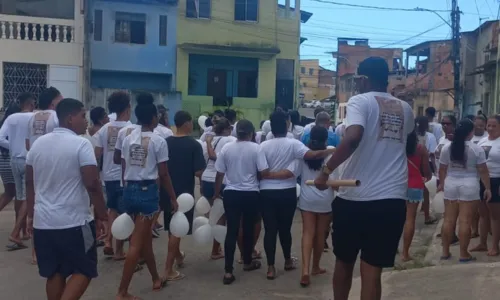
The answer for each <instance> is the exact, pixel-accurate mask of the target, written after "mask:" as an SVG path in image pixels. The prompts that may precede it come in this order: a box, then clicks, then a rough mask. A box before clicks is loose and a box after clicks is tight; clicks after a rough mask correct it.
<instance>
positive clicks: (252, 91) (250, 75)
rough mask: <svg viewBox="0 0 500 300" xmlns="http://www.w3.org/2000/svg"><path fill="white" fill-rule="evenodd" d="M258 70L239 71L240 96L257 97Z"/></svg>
mask: <svg viewBox="0 0 500 300" xmlns="http://www.w3.org/2000/svg"><path fill="white" fill-rule="evenodd" d="M257 78H258V72H257V71H239V72H238V97H246V98H257Z"/></svg>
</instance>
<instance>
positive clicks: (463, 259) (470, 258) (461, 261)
mask: <svg viewBox="0 0 500 300" xmlns="http://www.w3.org/2000/svg"><path fill="white" fill-rule="evenodd" d="M458 261H459V262H460V263H468V262H472V261H476V258H475V257H474V256H471V257H467V258H460V259H459V260H458Z"/></svg>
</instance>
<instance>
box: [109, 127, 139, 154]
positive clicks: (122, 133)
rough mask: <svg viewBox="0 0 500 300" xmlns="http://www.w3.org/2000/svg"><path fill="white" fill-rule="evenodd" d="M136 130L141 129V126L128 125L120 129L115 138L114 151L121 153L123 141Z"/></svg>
mask: <svg viewBox="0 0 500 300" xmlns="http://www.w3.org/2000/svg"><path fill="white" fill-rule="evenodd" d="M137 128H141V125H137V124H130V125H127V126H125V127H123V128H122V129H120V131H118V136H117V137H116V144H115V150H120V151H122V145H123V140H125V138H126V137H127V136H129V135H130V134H131V133H132V131H134V130H135V129H137Z"/></svg>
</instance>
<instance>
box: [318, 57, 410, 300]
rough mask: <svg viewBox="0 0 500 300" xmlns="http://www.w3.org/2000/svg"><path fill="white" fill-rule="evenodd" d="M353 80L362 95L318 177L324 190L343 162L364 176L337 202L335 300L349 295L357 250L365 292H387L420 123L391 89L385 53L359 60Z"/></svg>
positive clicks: (345, 173) (350, 106) (351, 105)
mask: <svg viewBox="0 0 500 300" xmlns="http://www.w3.org/2000/svg"><path fill="white" fill-rule="evenodd" d="M355 80H356V81H355V84H356V87H357V89H358V90H359V92H360V93H361V94H359V95H356V96H354V97H352V98H351V99H349V101H348V103H347V118H346V122H345V123H346V130H345V134H344V137H343V139H342V141H341V142H340V145H339V146H338V147H337V149H336V151H335V153H333V155H332V157H331V158H330V160H329V161H328V162H327V163H326V165H324V166H323V168H322V172H321V175H319V176H318V177H317V178H316V180H315V185H316V187H317V188H319V189H322V190H324V189H327V188H328V186H326V182H327V180H328V178H329V175H330V174H331V173H332V172H333V171H334V170H335V169H337V168H338V167H339V166H340V165H341V164H342V165H343V166H342V168H341V171H340V178H341V179H357V180H360V181H361V186H359V187H354V188H353V187H340V189H339V192H338V195H337V197H336V198H335V200H334V201H333V204H332V211H333V225H332V229H333V239H332V241H333V242H332V243H333V249H334V253H335V256H336V263H335V271H334V277H333V286H334V287H335V289H334V291H333V293H334V298H335V299H336V300H337V299H339V300H346V299H348V297H349V290H350V287H351V282H352V271H353V268H354V264H355V262H356V260H357V257H358V254H359V252H361V274H362V275H361V277H362V281H363V283H362V285H363V294H365V295H380V294H381V293H382V291H381V273H382V269H383V268H389V267H392V266H393V265H394V259H395V256H396V252H397V249H398V244H399V240H400V238H401V234H402V232H403V227H404V224H405V219H406V197H407V189H408V167H407V158H406V139H407V136H408V134H409V133H410V132H412V131H413V129H414V125H415V123H414V120H413V112H412V109H411V107H410V105H409V104H408V103H406V102H405V101H401V100H399V99H397V98H395V97H393V96H392V95H391V94H389V93H387V86H388V80H389V67H388V65H387V62H386V61H385V60H384V59H383V58H380V57H370V58H367V59H365V60H364V61H362V62H361V63H360V64H359V67H358V76H356V78H355Z"/></svg>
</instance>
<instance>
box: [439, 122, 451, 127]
mask: <svg viewBox="0 0 500 300" xmlns="http://www.w3.org/2000/svg"><path fill="white" fill-rule="evenodd" d="M441 125H443V126H445V125H446V126H448V125H452V123H451V122H441Z"/></svg>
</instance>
